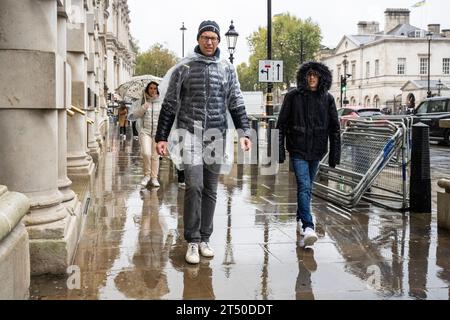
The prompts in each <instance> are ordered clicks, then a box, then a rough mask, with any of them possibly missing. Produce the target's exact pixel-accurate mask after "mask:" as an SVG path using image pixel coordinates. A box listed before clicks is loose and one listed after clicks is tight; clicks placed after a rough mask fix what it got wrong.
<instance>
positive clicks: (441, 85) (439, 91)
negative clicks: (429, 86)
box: [436, 79, 444, 97]
mask: <svg viewBox="0 0 450 320" xmlns="http://www.w3.org/2000/svg"><path fill="white" fill-rule="evenodd" d="M443 86H444V84H443V83H442V81H441V79H439V81H438V83H437V84H436V87H437V89H438V97H440V96H441V89H442V87H443Z"/></svg>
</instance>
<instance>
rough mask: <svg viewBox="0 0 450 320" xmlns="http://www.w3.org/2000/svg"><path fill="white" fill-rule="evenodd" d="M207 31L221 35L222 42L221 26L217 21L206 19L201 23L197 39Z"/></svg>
mask: <svg viewBox="0 0 450 320" xmlns="http://www.w3.org/2000/svg"><path fill="white" fill-rule="evenodd" d="M205 31H212V32H215V33H216V34H217V36H218V37H219V42H220V28H219V25H218V24H217V22H215V21H211V20H205V21H203V22H202V23H200V25H199V27H198V33H197V40H198V39H199V38H200V35H201V34H202V33H203V32H205Z"/></svg>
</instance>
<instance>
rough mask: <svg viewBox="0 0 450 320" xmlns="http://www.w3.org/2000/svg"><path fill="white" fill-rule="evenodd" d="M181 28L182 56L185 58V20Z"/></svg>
mask: <svg viewBox="0 0 450 320" xmlns="http://www.w3.org/2000/svg"><path fill="white" fill-rule="evenodd" d="M180 30H181V53H182V54H181V57H182V58H184V32H185V31H186V30H187V28H186V27H185V26H184V22H183V23H182V26H181V28H180Z"/></svg>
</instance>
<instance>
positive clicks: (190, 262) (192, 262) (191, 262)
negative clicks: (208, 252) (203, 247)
mask: <svg viewBox="0 0 450 320" xmlns="http://www.w3.org/2000/svg"><path fill="white" fill-rule="evenodd" d="M184 260H186V262H187V263H189V264H199V263H200V259H198V261H197V262H194V261H189V260H188V259H187V258H184Z"/></svg>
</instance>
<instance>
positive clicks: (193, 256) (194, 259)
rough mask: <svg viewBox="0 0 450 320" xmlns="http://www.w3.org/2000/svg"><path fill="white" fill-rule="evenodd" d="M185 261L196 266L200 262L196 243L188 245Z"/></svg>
mask: <svg viewBox="0 0 450 320" xmlns="http://www.w3.org/2000/svg"><path fill="white" fill-rule="evenodd" d="M185 259H186V261H187V262H188V263H190V264H197V263H199V262H200V255H199V254H198V243H194V242H192V243H189V244H188V249H187V251H186V257H185Z"/></svg>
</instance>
